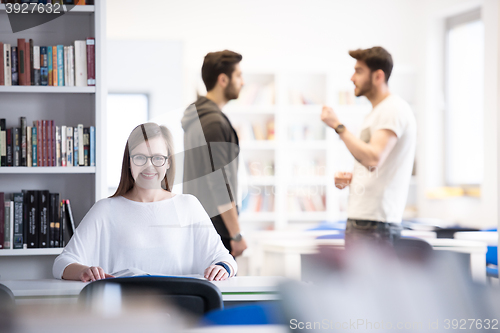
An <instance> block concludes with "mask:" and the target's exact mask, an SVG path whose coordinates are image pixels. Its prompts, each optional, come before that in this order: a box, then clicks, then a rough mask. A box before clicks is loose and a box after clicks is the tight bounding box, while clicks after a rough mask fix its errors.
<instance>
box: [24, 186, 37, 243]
mask: <svg viewBox="0 0 500 333" xmlns="http://www.w3.org/2000/svg"><path fill="white" fill-rule="evenodd" d="M24 202H25V204H26V205H27V212H28V214H27V217H28V218H27V219H26V220H25V222H26V223H28V233H27V234H26V243H27V244H28V248H29V249H35V248H38V247H39V246H38V242H39V240H38V237H39V228H40V216H39V202H38V191H31V190H30V191H26V192H25V201H24Z"/></svg>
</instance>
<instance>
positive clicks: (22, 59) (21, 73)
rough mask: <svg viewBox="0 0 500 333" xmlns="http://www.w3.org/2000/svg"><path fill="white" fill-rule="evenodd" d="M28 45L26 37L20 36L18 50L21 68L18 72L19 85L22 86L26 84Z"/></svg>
mask: <svg viewBox="0 0 500 333" xmlns="http://www.w3.org/2000/svg"><path fill="white" fill-rule="evenodd" d="M25 47H26V43H25V41H24V39H22V38H20V39H18V40H17V51H18V53H19V54H18V63H19V69H18V71H17V72H18V74H19V85H20V86H25V85H26V66H25V64H24V62H25V60H26V56H25V54H24V51H25Z"/></svg>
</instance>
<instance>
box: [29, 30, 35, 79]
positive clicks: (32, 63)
mask: <svg viewBox="0 0 500 333" xmlns="http://www.w3.org/2000/svg"><path fill="white" fill-rule="evenodd" d="M29 50H30V62H29V64H30V73H31V85H32V86H34V85H35V61H34V59H35V46H34V45H33V39H30V41H29Z"/></svg>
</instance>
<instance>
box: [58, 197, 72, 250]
mask: <svg viewBox="0 0 500 333" xmlns="http://www.w3.org/2000/svg"><path fill="white" fill-rule="evenodd" d="M60 217H61V218H60V221H61V224H60V229H59V245H60V247H65V246H66V239H68V240H69V237H70V236H69V235H67V233H68V231H67V230H68V228H67V227H66V223H67V222H66V221H67V220H68V218H67V214H66V200H61V215H60Z"/></svg>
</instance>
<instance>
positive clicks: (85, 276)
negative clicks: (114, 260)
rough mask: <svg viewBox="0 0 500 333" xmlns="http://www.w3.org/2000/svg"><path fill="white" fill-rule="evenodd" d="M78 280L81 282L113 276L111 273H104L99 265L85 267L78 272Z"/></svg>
mask: <svg viewBox="0 0 500 333" xmlns="http://www.w3.org/2000/svg"><path fill="white" fill-rule="evenodd" d="M79 277H80V280H81V281H83V282H89V281H97V280H101V279H106V278H112V277H114V276H113V275H111V274H107V273H104V270H103V269H102V268H101V267H99V266H90V267H85V268H84V269H83V270H82V271H81V272H80V276H79Z"/></svg>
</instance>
